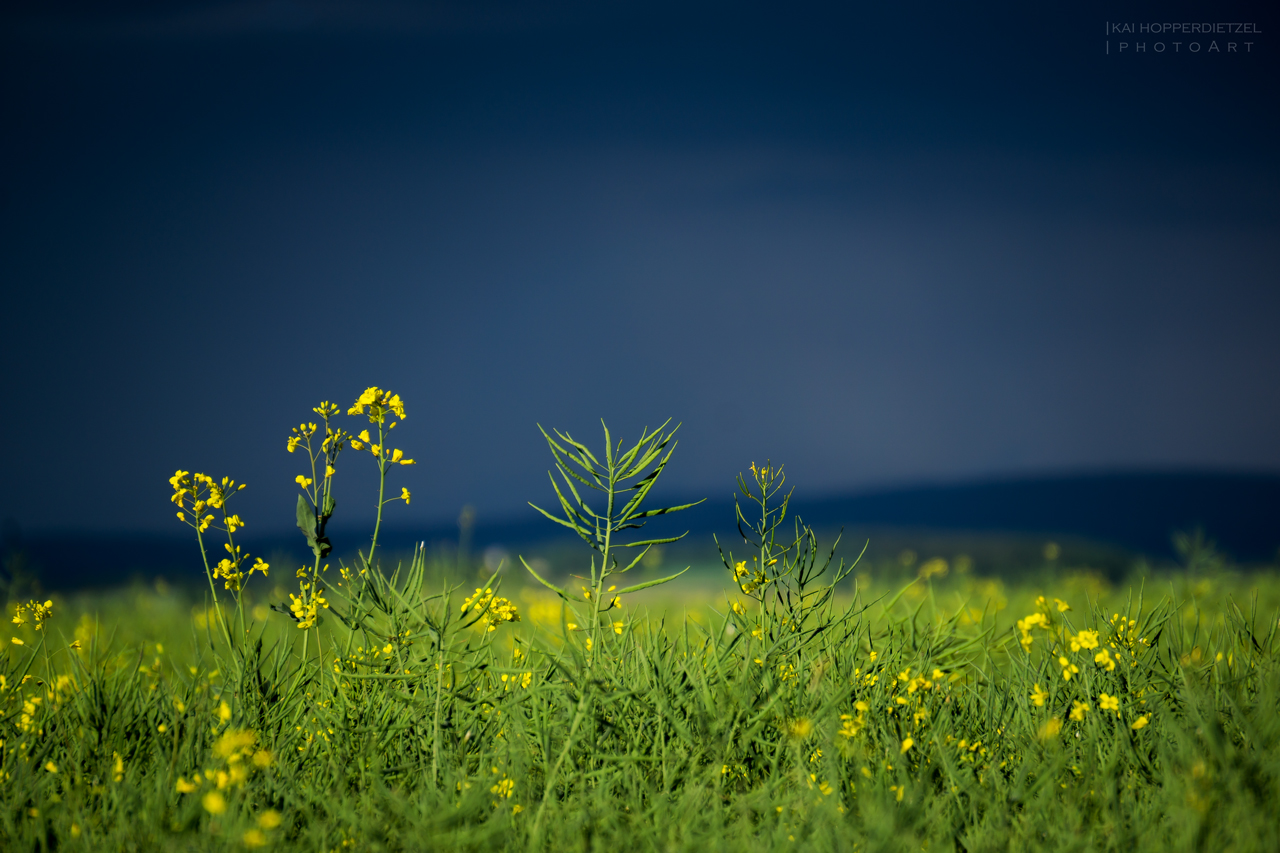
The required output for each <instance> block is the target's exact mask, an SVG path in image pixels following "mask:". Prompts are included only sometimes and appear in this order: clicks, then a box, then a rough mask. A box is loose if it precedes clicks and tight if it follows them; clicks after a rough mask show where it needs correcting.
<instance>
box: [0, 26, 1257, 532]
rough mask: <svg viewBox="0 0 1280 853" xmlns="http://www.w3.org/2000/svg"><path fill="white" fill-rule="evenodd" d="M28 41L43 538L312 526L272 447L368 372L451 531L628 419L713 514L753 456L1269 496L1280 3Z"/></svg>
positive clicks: (32, 511)
mask: <svg viewBox="0 0 1280 853" xmlns="http://www.w3.org/2000/svg"><path fill="white" fill-rule="evenodd" d="M3 15H4V18H3V19H2V21H0V31H2V33H3V35H0V54H2V58H0V65H2V67H3V75H2V77H3V79H2V82H0V87H2V88H0V98H2V102H0V106H2V108H3V115H4V122H3V127H4V133H3V138H2V140H0V146H2V151H3V162H4V169H3V186H2V190H3V196H2V199H0V204H2V213H0V216H2V217H3V220H2V223H0V224H2V226H3V227H2V230H0V257H2V258H3V267H2V269H3V276H4V279H3V280H4V302H3V305H4V314H3V336H2V337H0V358H2V359H3V371H2V373H0V375H2V377H3V378H2V379H0V382H2V383H3V384H2V385H0V389H2V391H3V396H4V399H5V401H6V405H5V417H4V419H3V427H0V429H3V434H2V435H0V439H2V440H3V442H4V447H5V448H6V449H5V451H4V453H3V456H0V483H3V489H2V490H0V516H3V517H8V518H12V519H15V520H17V521H18V522H19V523H20V524H22V525H23V526H24V527H27V528H28V529H51V528H87V529H104V528H117V529H130V530H144V529H160V530H169V529H171V525H174V526H176V521H173V520H172V512H171V511H170V508H169V506H168V504H167V503H166V499H167V492H168V487H167V485H166V484H165V482H164V481H165V479H166V478H167V477H168V476H169V475H170V474H171V473H172V472H173V470H174V469H175V468H178V467H182V468H185V469H191V470H204V471H208V472H209V473H212V474H216V475H221V474H223V473H227V474H231V475H232V476H235V477H236V478H237V479H240V480H245V481H248V482H249V483H250V484H251V486H250V489H249V490H248V491H247V492H246V493H245V494H244V495H243V496H242V497H241V498H240V499H239V500H241V501H242V504H241V506H240V510H241V514H242V515H244V517H245V518H246V520H247V521H248V522H249V523H250V525H253V527H254V529H256V530H257V531H258V532H266V531H267V530H274V529H283V528H286V527H288V526H289V525H290V524H292V506H293V500H294V498H293V492H294V489H293V484H292V478H293V475H294V474H295V473H299V472H300V470H301V469H296V466H297V463H298V460H297V458H296V457H290V456H288V455H287V454H285V452H284V443H285V436H286V434H287V431H288V428H289V427H290V426H291V425H292V424H296V423H297V422H298V421H299V420H301V419H302V418H304V417H306V416H307V415H308V409H309V407H310V406H312V405H314V404H315V403H316V402H318V401H319V400H320V399H325V398H327V399H334V400H336V401H338V402H340V403H343V404H344V405H345V404H349V402H350V400H351V399H352V398H354V397H355V395H357V394H358V393H359V392H360V391H361V390H362V389H363V388H364V387H365V386H366V385H368V384H378V385H381V386H383V387H388V388H392V389H394V390H396V391H398V392H399V393H400V394H401V395H402V396H403V397H404V398H405V399H406V401H407V403H408V411H409V415H410V418H409V420H408V421H407V422H406V423H405V425H404V427H403V431H402V432H401V430H399V429H398V430H397V433H398V437H399V438H400V440H401V442H403V446H404V447H405V449H406V450H408V451H410V452H411V454H412V455H414V456H416V457H417V458H418V459H419V460H421V461H422V463H423V464H420V465H418V466H417V467H416V468H414V469H406V470H405V471H404V479H403V481H402V482H404V483H406V484H407V485H409V487H410V488H411V489H413V491H414V495H415V498H414V502H413V504H412V506H411V507H409V508H408V509H407V510H405V509H403V508H402V509H397V510H396V511H395V512H396V513H397V515H398V519H399V520H408V521H413V520H421V521H422V522H424V523H425V522H426V521H428V520H437V519H439V518H442V517H449V516H451V515H452V514H454V513H456V511H457V508H458V507H459V506H460V505H461V504H463V503H468V502H469V503H472V504H475V505H476V506H477V507H479V510H480V512H481V513H483V514H485V515H487V516H488V517H493V516H498V515H504V516H505V515H510V514H519V513H520V512H521V507H523V505H524V502H525V501H526V500H530V499H532V500H535V501H538V502H541V501H545V500H546V499H547V494H548V492H549V488H548V486H547V485H546V479H545V477H546V474H545V471H546V468H547V467H548V464H547V463H548V461H549V460H548V457H547V454H546V451H545V446H544V445H543V444H542V439H541V437H540V436H539V435H538V432H537V429H536V427H535V423H537V422H541V423H543V424H544V425H547V426H558V427H561V428H567V429H570V430H572V431H573V432H574V433H575V434H582V435H583V436H584V437H587V438H589V439H591V440H592V441H593V442H594V441H595V440H596V438H597V435H598V420H597V419H598V418H599V417H601V416H603V417H605V418H606V419H607V420H608V421H609V423H610V425H611V426H613V427H615V429H617V430H621V431H622V433H623V434H625V435H630V434H632V433H634V432H636V431H638V429H639V428H640V427H641V426H643V425H644V424H649V425H655V424H656V423H657V422H659V421H661V420H663V419H665V418H667V417H673V418H675V419H676V420H678V421H683V422H684V427H683V428H682V431H681V435H682V436H683V438H682V441H681V445H680V449H679V450H678V451H677V453H676V459H675V461H674V462H673V464H672V467H671V469H670V471H669V474H668V475H667V477H668V480H669V483H668V490H669V491H670V492H679V493H682V494H683V493H695V494H712V495H715V496H718V497H725V496H727V494H728V492H729V489H730V488H731V482H732V477H733V475H734V474H735V473H736V472H737V471H739V470H742V469H744V468H745V467H746V465H747V463H749V462H751V461H752V460H753V459H754V460H761V459H763V458H764V457H766V456H770V457H772V458H773V459H774V460H778V461H784V462H785V463H786V464H787V467H788V471H789V472H790V473H791V475H792V479H793V482H794V483H795V484H797V485H798V486H799V487H800V488H801V489H802V490H805V491H807V492H809V493H811V494H817V493H831V492H837V491H841V490H848V489H856V488H863V487H868V486H872V485H884V484H896V483H904V482H918V481H928V480H940V481H948V480H956V479H962V478H970V477H985V476H996V475H1010V474H1015V475H1016V474H1024V473H1025V474H1031V473H1037V472H1043V471H1070V470H1079V469H1091V470H1096V469H1115V468H1122V469H1127V468H1146V469H1168V468H1188V467H1191V468H1224V469H1231V470H1244V471H1273V472H1274V471H1277V470H1280V442H1277V440H1276V437H1277V435H1280V396H1278V394H1277V392H1278V391H1280V350H1278V349H1277V345H1276V340H1277V333H1276V329H1277V321H1278V320H1280V244H1278V243H1277V236H1280V158H1278V157H1277V151H1280V140H1278V139H1277V130H1278V129H1280V124H1278V120H1277V113H1276V109H1275V106H1276V103H1277V93H1276V85H1275V81H1276V80H1277V79H1280V74H1277V73H1276V72H1277V63H1276V59H1275V57H1276V51H1277V49H1278V48H1280V41H1277V36H1276V35H1274V33H1278V32H1280V30H1277V29H1276V26H1277V24H1278V23H1280V22H1277V21H1276V17H1277V16H1276V15H1275V14H1274V13H1273V12H1271V11H1269V10H1268V9H1266V8H1265V7H1263V6H1262V5H1260V4H1253V5H1249V4H1228V6H1226V7H1224V6H1223V5H1222V4H1217V3H1214V4H1210V3H1201V4H1168V3H1159V4H1156V3H1148V4H1133V3H1128V4H1123V3H1122V4H1083V5H1081V4H1065V3H1063V4H1052V5H1049V6H1043V5H1042V6H1040V7H1037V8H1031V7H1028V6H1027V5H1026V4H1018V5H1014V4H1002V5H998V4H987V5H985V6H984V7H983V8H981V9H977V10H975V9H968V8H957V7H956V6H955V4H942V3H903V4H878V5H876V6H867V7H858V6H853V5H849V4H840V5H839V6H838V7H836V6H803V5H800V4H770V5H765V4H750V3H723V4H709V5H700V6H693V5H688V4H656V3H630V4H629V3H618V4H607V5H606V4H587V3H583V4H574V3H562V4H555V5H545V6H535V5H532V4H508V5H499V4H483V3H474V2H460V3H456V4H450V3H439V4H422V5H418V4H408V3H403V4H401V3H379V2H365V3H343V2H332V3H306V2H296V3H277V2H272V3H257V2H240V3H217V2H210V3H203V4H200V3H196V4H189V5H185V6H183V5H180V4H168V3H135V4H121V5H117V6H107V5H103V4H98V3H93V4H90V3H80V4H76V3H66V4H59V3H53V4H49V3H29V4H25V5H23V4H17V5H12V6H9V7H8V11H6V12H4V13H3ZM1108 21H1120V22H1134V23H1139V22H1148V23H1149V22H1177V23H1181V22H1184V21H1186V22H1201V21H1205V22H1252V23H1256V25H1257V29H1259V30H1260V31H1261V32H1260V33H1258V34H1256V35H1231V36H1229V35H1215V36H1212V37H1203V36H1178V37H1176V38H1175V37H1164V36H1162V37H1161V38H1160V39H1157V38H1155V37H1151V36H1145V37H1143V36H1140V35H1134V36H1123V35H1114V34H1113V35H1111V36H1109V37H1108V36H1107V35H1105V34H1104V27H1105V25H1106V22H1108ZM1108 40H1110V42H1111V45H1110V50H1111V54H1110V55H1108V54H1107V53H1106V52H1105V51H1106V42H1107V41H1108ZM1157 40H1161V43H1162V44H1165V46H1166V49H1165V52H1163V53H1159V54H1157V53H1156V52H1155V43H1156V41H1157ZM1175 40H1177V41H1180V42H1181V43H1182V44H1181V46H1180V47H1179V49H1178V52H1177V53H1176V54H1175V53H1174V49H1173V47H1172V43H1173V41H1175ZM1121 41H1127V42H1128V43H1130V47H1129V48H1128V52H1126V53H1120V52H1119V43H1120V42H1121ZM1138 41H1145V43H1147V45H1148V46H1147V50H1146V52H1144V53H1136V52H1134V46H1135V45H1136V43H1137V42H1138ZM1211 41H1212V42H1215V43H1216V46H1217V47H1218V48H1219V50H1218V52H1210V50H1209V43H1210V42H1211ZM1245 41H1251V42H1253V44H1252V45H1251V47H1250V48H1249V49H1248V50H1249V52H1247V53H1246V52H1245V51H1246V47H1245V45H1244V42H1245ZM1192 42H1197V43H1199V44H1200V45H1201V51H1200V52H1199V53H1196V54H1192V53H1191V52H1190V44H1191V43H1192ZM1228 42H1235V43H1236V52H1234V53H1232V52H1229V51H1228V48H1227V44H1228ZM355 462H357V463H367V462H368V459H367V458H363V459H357V460H355ZM359 467H360V468H361V469H363V468H364V467H365V466H364V464H360V465H359ZM342 475H345V476H346V480H345V482H343V483H342V485H341V487H340V488H341V489H343V490H345V491H339V493H338V501H339V515H340V516H341V515H343V514H346V518H347V519H348V520H350V519H351V518H353V516H358V515H363V514H367V508H366V507H365V505H366V504H369V503H371V499H369V498H368V497H367V492H366V491H364V489H365V487H366V486H367V484H368V478H367V476H366V475H367V472H364V473H363V474H362V473H361V472H360V471H357V470H356V468H355V466H352V465H351V463H350V462H349V463H348V466H347V467H345V468H343V469H341V473H340V476H342Z"/></svg>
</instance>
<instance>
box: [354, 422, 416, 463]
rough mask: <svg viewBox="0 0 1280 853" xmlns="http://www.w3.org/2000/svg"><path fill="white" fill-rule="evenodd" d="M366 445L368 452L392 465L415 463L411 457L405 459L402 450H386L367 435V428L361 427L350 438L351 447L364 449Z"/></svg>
mask: <svg viewBox="0 0 1280 853" xmlns="http://www.w3.org/2000/svg"><path fill="white" fill-rule="evenodd" d="M393 426H394V424H393ZM366 446H367V447H368V448H369V452H370V453H372V454H373V455H374V457H375V458H376V459H378V460H379V461H381V460H383V459H385V460H387V461H388V462H390V463H391V464H392V465H416V464H417V463H416V462H414V461H413V460H412V459H406V458H405V455H404V451H403V450H397V449H392V450H389V451H388V450H387V448H386V447H384V446H383V445H381V444H378V443H377V442H375V441H374V440H373V437H372V436H370V435H369V431H368V430H367V429H362V430H360V434H359V435H357V436H356V437H354V438H352V439H351V449H352V450H364V449H365V447H366Z"/></svg>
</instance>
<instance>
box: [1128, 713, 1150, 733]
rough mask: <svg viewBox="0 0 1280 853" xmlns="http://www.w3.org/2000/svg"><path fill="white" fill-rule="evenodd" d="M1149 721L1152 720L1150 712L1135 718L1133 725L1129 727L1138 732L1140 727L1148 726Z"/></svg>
mask: <svg viewBox="0 0 1280 853" xmlns="http://www.w3.org/2000/svg"><path fill="white" fill-rule="evenodd" d="M1149 722H1151V716H1150V715H1149V714H1143V715H1142V716H1141V717H1139V718H1138V719H1136V720H1134V721H1133V725H1132V726H1130V727H1129V728H1131V729H1133V730H1134V731H1135V732H1136V731H1138V730H1139V729H1142V728H1146V725H1147V723H1149Z"/></svg>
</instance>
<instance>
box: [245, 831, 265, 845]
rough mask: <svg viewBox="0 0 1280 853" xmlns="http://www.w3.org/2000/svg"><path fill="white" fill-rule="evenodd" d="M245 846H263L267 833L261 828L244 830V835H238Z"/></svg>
mask: <svg viewBox="0 0 1280 853" xmlns="http://www.w3.org/2000/svg"><path fill="white" fill-rule="evenodd" d="M240 840H241V841H242V842H244V846H245V847H263V846H265V845H266V843H267V834H266V833H265V832H263V831H262V830H261V829H249V830H245V833H244V835H242V836H241V837H240Z"/></svg>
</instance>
